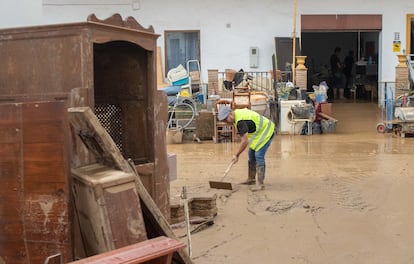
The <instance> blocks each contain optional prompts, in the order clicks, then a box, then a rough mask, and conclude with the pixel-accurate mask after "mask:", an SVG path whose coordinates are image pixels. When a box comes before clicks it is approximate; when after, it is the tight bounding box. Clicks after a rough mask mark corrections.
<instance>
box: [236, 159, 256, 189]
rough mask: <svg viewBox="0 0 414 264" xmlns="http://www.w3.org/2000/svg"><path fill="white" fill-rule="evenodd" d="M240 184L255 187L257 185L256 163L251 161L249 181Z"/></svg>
mask: <svg viewBox="0 0 414 264" xmlns="http://www.w3.org/2000/svg"><path fill="white" fill-rule="evenodd" d="M240 184H246V185H253V184H256V162H250V161H249V174H248V178H247V180H245V181H244V182H241V183H240Z"/></svg>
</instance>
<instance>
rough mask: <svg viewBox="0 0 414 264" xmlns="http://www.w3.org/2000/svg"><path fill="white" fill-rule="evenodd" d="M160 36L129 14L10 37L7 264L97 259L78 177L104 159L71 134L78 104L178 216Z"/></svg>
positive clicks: (3, 152) (4, 156)
mask: <svg viewBox="0 0 414 264" xmlns="http://www.w3.org/2000/svg"><path fill="white" fill-rule="evenodd" d="M158 37H159V35H157V34H155V33H154V29H153V28H152V27H149V28H144V27H142V26H141V25H140V24H139V23H138V22H137V21H136V20H135V19H134V18H132V17H128V18H126V19H124V20H123V19H122V18H121V16H120V15H119V14H115V15H113V16H112V17H110V18H108V19H105V20H100V19H98V18H96V16H94V15H90V16H89V17H88V19H87V21H86V22H82V23H68V24H60V25H45V26H33V27H23V28H11V29H1V30H0V46H1V49H0V57H1V58H2V59H3V61H7V62H8V66H7V67H1V68H0V76H2V79H1V86H0V108H1V111H0V113H1V115H0V124H1V126H0V134H1V135H4V136H3V137H2V139H1V140H0V145H1V146H0V156H1V161H0V175H1V179H2V189H1V192H0V200H2V201H4V202H3V203H2V205H1V208H2V209H1V210H0V223H1V224H2V225H3V226H7V228H3V229H0V256H1V259H2V260H3V261H4V262H6V263H27V264H30V263H42V262H43V261H44V260H45V259H46V258H47V257H48V256H52V255H55V254H57V253H59V254H61V256H62V262H65V263H66V262H69V261H71V260H73V259H78V258H83V257H86V255H87V254H86V252H85V251H84V244H83V243H84V241H83V240H82V237H81V235H80V231H79V222H78V218H77V217H76V216H75V214H74V206H75V205H74V204H73V202H72V201H73V199H72V198H73V197H72V194H71V192H70V190H71V189H72V175H71V172H70V170H71V168H72V169H78V168H81V167H84V166H86V165H88V164H91V163H96V160H95V158H94V157H93V155H92V154H91V153H90V152H89V151H88V150H87V149H85V147H84V146H83V143H82V142H81V140H80V139H79V138H78V137H76V136H74V135H71V133H70V131H71V128H70V126H69V124H68V121H67V113H66V109H67V108H68V107H77V106H88V107H90V108H91V109H92V110H93V111H94V112H95V114H96V116H97V117H98V120H99V122H100V123H101V125H102V126H103V127H104V128H105V130H106V131H107V132H108V134H109V135H110V136H111V138H112V140H113V141H114V142H115V144H116V146H117V148H118V149H119V151H120V153H121V155H122V156H123V157H124V158H130V159H131V160H132V162H133V164H134V166H135V167H136V169H137V170H138V172H139V175H140V178H141V180H142V182H143V184H144V186H145V188H146V190H147V191H148V193H149V195H151V197H152V198H153V200H154V202H155V204H156V205H157V207H158V208H159V210H160V211H161V212H162V214H163V216H164V217H165V218H166V219H168V218H169V214H170V206H169V176H168V175H169V171H168V161H167V151H166V144H165V134H166V131H165V124H166V122H167V114H166V113H167V103H166V102H167V100H166V98H165V94H164V93H163V92H162V91H158V90H157V86H156V85H157V78H156V57H157V56H156V41H157V38H158ZM10 69H14V70H13V71H10ZM125 204H128V202H126V203H125ZM144 220H145V221H146V224H147V220H146V219H144ZM113 232H115V233H116V232H117V231H116V228H115V230H113ZM150 238H151V237H150ZM0 262H1V261H0Z"/></svg>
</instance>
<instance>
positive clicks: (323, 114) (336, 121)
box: [318, 112, 338, 122]
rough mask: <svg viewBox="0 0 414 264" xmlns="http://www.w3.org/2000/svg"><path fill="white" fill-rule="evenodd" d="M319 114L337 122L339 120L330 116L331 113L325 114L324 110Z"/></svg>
mask: <svg viewBox="0 0 414 264" xmlns="http://www.w3.org/2000/svg"><path fill="white" fill-rule="evenodd" d="M318 115H319V116H320V117H322V118H324V119H328V120H332V121H335V122H337V121H338V120H337V119H335V118H333V117H332V116H329V115H327V114H324V113H322V112H320V113H318Z"/></svg>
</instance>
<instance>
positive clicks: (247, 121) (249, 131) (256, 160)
mask: <svg viewBox="0 0 414 264" xmlns="http://www.w3.org/2000/svg"><path fill="white" fill-rule="evenodd" d="M217 118H218V119H219V120H220V121H223V120H224V121H225V122H227V123H229V124H233V125H234V127H236V128H237V134H239V135H240V138H241V142H240V145H239V148H238V150H237V152H236V153H235V154H234V155H233V158H232V162H234V163H237V161H238V160H239V156H240V154H242V153H243V151H244V150H245V149H246V148H247V147H248V148H249V150H248V158H249V159H248V162H249V163H248V166H249V171H248V178H247V180H246V181H245V182H242V184H247V185H253V184H256V173H257V185H256V186H255V187H253V188H251V190H252V191H260V190H263V189H264V188H265V186H264V179H265V172H266V162H265V155H266V152H267V149H268V148H269V146H270V144H271V143H272V140H273V135H274V132H275V124H274V123H273V122H272V121H271V120H269V119H267V118H266V117H264V116H262V115H260V114H258V113H256V112H255V111H252V110H250V109H247V108H243V109H235V110H232V109H231V108H230V107H228V106H225V107H221V108H220V110H219V113H218V117H217Z"/></svg>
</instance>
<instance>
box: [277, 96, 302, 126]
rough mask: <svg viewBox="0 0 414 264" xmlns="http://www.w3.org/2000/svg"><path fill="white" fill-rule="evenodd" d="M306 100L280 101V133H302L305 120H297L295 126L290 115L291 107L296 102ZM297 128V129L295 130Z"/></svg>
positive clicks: (300, 102) (299, 102)
mask: <svg viewBox="0 0 414 264" xmlns="http://www.w3.org/2000/svg"><path fill="white" fill-rule="evenodd" d="M304 103H305V100H284V101H283V100H282V101H280V102H279V105H280V117H279V133H280V134H300V132H301V130H302V126H303V124H304V123H305V122H296V125H295V126H294V125H293V123H292V122H289V120H291V119H289V118H291V116H288V113H289V110H290V107H291V106H292V105H296V104H304ZM293 128H295V131H293Z"/></svg>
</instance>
